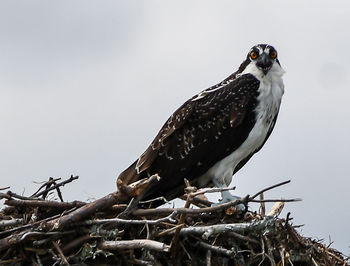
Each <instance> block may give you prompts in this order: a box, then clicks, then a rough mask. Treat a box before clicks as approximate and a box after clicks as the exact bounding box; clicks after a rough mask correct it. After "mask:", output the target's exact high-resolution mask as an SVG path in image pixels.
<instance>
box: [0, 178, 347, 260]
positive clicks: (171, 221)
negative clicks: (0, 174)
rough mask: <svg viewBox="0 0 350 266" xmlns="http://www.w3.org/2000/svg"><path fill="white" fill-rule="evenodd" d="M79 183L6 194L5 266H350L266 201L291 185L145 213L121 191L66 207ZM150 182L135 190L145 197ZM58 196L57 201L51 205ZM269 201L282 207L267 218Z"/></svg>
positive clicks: (1, 249) (1, 232)
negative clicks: (65, 191) (66, 194)
mask: <svg viewBox="0 0 350 266" xmlns="http://www.w3.org/2000/svg"><path fill="white" fill-rule="evenodd" d="M77 178H78V177H74V176H71V177H70V178H69V179H67V180H65V181H63V182H60V183H58V181H60V180H59V179H53V178H50V179H49V181H48V182H46V183H45V184H43V185H42V186H41V187H40V188H39V189H38V191H37V192H36V193H34V194H33V195H31V196H28V197H27V196H21V195H17V194H15V193H13V192H11V191H7V192H6V193H0V198H2V199H5V205H7V207H5V208H4V209H3V210H2V211H1V212H0V264H1V265H28V264H32V265H74V264H76V265H349V264H348V262H349V258H346V257H345V256H344V255H343V254H341V253H340V252H339V251H337V250H335V249H332V248H330V247H327V246H325V245H324V244H322V243H321V242H320V241H316V240H313V239H311V238H306V237H303V236H301V235H300V234H299V233H298V232H297V229H296V227H297V226H294V225H293V224H292V222H291V220H292V219H291V217H290V213H288V215H287V217H285V218H280V217H278V216H279V214H280V212H281V210H282V208H283V206H284V203H285V202H288V201H296V200H297V199H291V200H271V199H264V198H263V192H265V191H267V190H269V189H273V188H274V187H277V186H280V185H284V184H286V183H288V182H289V181H287V182H283V183H280V184H277V185H275V186H271V187H268V188H266V189H263V190H262V191H259V192H258V193H256V194H254V195H253V196H246V197H245V198H242V199H238V200H236V201H232V202H229V203H225V204H221V205H217V206H213V207H211V204H210V202H208V201H207V199H206V198H205V197H204V194H205V193H211V192H214V191H218V189H205V190H202V191H197V190H196V188H193V187H190V186H189V185H188V187H187V189H186V194H185V196H184V199H185V200H186V201H185V206H184V207H183V208H164V207H163V208H151V205H152V202H147V203H145V202H143V203H142V202H141V203H142V204H143V205H142V206H144V205H145V204H148V205H149V207H148V208H145V209H140V208H137V206H140V205H139V204H140V202H138V201H136V202H135V199H132V200H131V201H130V203H129V204H128V205H126V204H120V202H122V201H124V202H125V199H126V198H127V196H125V195H121V194H120V193H118V192H114V193H111V194H109V195H107V196H105V197H103V198H101V199H98V200H96V201H94V202H90V203H86V202H80V201H74V202H64V201H63V197H62V193H61V191H60V187H61V186H63V185H65V184H67V183H70V182H72V181H73V180H76V179H77ZM150 182H152V178H150V179H148V180H144V181H143V182H141V183H138V184H133V185H131V186H130V189H131V190H133V191H134V192H135V191H138V193H139V195H142V191H143V189H144V188H145V187H147V184H149V183H150ZM6 189H8V188H5V189H1V190H2V191H4V190H6ZM219 190H220V189H219ZM53 192H55V193H57V197H58V199H59V200H48V199H47V198H48V195H50V194H52V193H53ZM136 194H137V193H136ZM257 197H260V198H259V199H257ZM136 198H137V197H136ZM121 199H122V200H121ZM157 200H159V199H157ZM249 202H260V204H261V206H260V208H259V210H257V211H255V212H254V211H244V212H243V211H241V210H240V208H237V206H238V205H239V204H241V205H240V206H242V204H243V205H245V206H247V204H248V203H249ZM265 202H276V203H275V205H274V207H273V208H272V209H271V210H270V211H269V212H268V213H266V212H265V205H264V203H265Z"/></svg>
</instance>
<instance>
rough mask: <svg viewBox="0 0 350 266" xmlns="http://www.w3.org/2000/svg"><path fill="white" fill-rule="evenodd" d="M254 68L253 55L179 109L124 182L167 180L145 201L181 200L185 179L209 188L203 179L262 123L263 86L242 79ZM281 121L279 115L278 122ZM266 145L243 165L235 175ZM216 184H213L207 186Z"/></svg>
mask: <svg viewBox="0 0 350 266" xmlns="http://www.w3.org/2000/svg"><path fill="white" fill-rule="evenodd" d="M250 63H251V60H250V57H249V54H248V57H247V59H246V60H245V61H244V62H243V63H242V64H241V66H240V68H239V70H238V71H237V72H235V73H234V74H232V75H231V76H229V77H228V78H226V79H225V80H224V81H222V82H220V83H218V84H217V85H215V86H213V87H210V88H208V89H207V90H204V91H203V92H201V93H199V94H198V95H196V96H194V97H192V98H191V99H189V100H188V101H186V102H185V103H184V104H183V105H182V106H181V107H180V108H179V109H177V110H176V111H175V113H174V114H173V115H171V116H170V118H169V119H168V120H167V121H166V123H165V124H164V125H163V127H162V128H161V130H160V131H159V133H158V135H157V136H156V137H155V139H154V140H153V142H152V143H151V145H150V146H149V147H148V148H147V150H146V151H145V152H144V153H143V154H142V155H141V156H140V158H139V159H138V160H136V161H135V162H134V163H133V164H132V165H131V166H130V167H129V168H127V169H126V170H125V171H123V172H122V173H121V174H120V176H119V180H120V181H122V183H123V184H130V183H132V182H135V181H137V180H139V179H141V178H144V177H147V176H151V175H153V174H158V175H159V176H160V177H161V180H160V181H159V182H158V183H157V184H155V185H154V186H153V187H152V188H150V189H149V190H148V192H147V193H146V195H145V196H144V199H145V200H146V199H152V198H156V197H159V196H164V197H165V198H167V199H168V200H171V199H173V198H175V197H178V196H181V195H182V194H183V193H184V187H185V185H184V178H186V179H188V180H189V181H190V182H191V183H192V184H193V185H195V186H203V184H202V183H203V182H202V181H201V182H199V178H200V177H202V176H203V175H205V174H206V172H207V171H208V170H209V169H210V168H211V167H213V166H214V165H215V164H216V163H217V162H218V161H220V160H222V159H224V158H225V157H227V156H229V155H230V154H232V152H234V151H235V150H236V149H237V148H238V147H240V146H241V145H242V143H244V142H245V140H246V139H247V137H248V135H249V133H250V132H251V130H252V128H253V127H254V125H255V124H256V122H257V117H258V116H257V113H256V111H255V110H256V108H257V105H258V96H259V93H260V92H259V87H260V83H261V81H260V80H259V79H258V78H257V77H256V76H255V75H253V74H250V73H247V74H241V73H242V72H243V71H244V70H245V68H246V66H247V65H249V64H250ZM276 117H277V113H276V114H275V115H274V117H273V120H274V121H275V120H276ZM274 121H273V123H271V127H270V128H269V130H268V134H267V135H266V138H265V140H264V142H265V141H266V139H267V138H268V136H269V135H270V133H271V131H272V129H273V126H274ZM262 144H263V143H262ZM261 146H262V145H261ZM261 146H259V147H258V149H256V150H253V151H252V152H249V154H248V156H245V158H243V159H242V160H240V161H239V162H237V165H236V166H235V169H234V170H233V173H235V172H237V171H238V170H239V169H240V168H241V167H242V166H243V165H244V164H245V163H246V162H247V161H248V160H249V158H250V157H251V156H252V155H253V154H254V153H255V152H256V151H257V150H259V149H260V148H261ZM231 176H232V175H231ZM211 185H213V183H212V180H208V182H207V184H205V186H211Z"/></svg>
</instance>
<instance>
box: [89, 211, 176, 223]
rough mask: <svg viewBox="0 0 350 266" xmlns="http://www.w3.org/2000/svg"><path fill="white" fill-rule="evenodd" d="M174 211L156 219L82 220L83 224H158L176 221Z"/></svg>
mask: <svg viewBox="0 0 350 266" xmlns="http://www.w3.org/2000/svg"><path fill="white" fill-rule="evenodd" d="M176 214H177V213H176V211H173V212H172V213H171V214H170V215H168V216H167V217H163V218H160V219H157V220H126V219H120V218H112V219H95V220H87V221H84V222H83V224H88V225H91V224H107V223H108V224H109V223H114V224H159V223H161V222H171V223H174V222H176V221H175V220H174V219H173V218H174V217H175V216H176Z"/></svg>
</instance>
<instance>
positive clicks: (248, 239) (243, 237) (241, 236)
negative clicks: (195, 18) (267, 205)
mask: <svg viewBox="0 0 350 266" xmlns="http://www.w3.org/2000/svg"><path fill="white" fill-rule="evenodd" d="M227 234H228V235H231V236H233V237H235V238H238V239H241V240H243V241H247V242H250V243H253V244H257V245H259V244H260V243H259V241H257V240H255V239H253V238H250V237H247V236H244V235H241V234H239V233H237V232H233V231H231V232H228V233H227Z"/></svg>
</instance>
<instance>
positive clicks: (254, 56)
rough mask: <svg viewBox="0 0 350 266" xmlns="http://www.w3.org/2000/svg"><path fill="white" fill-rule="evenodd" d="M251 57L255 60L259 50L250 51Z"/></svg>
mask: <svg viewBox="0 0 350 266" xmlns="http://www.w3.org/2000/svg"><path fill="white" fill-rule="evenodd" d="M250 57H251V59H253V60H255V59H257V58H258V54H257V52H255V51H253V52H251V53H250Z"/></svg>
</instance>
